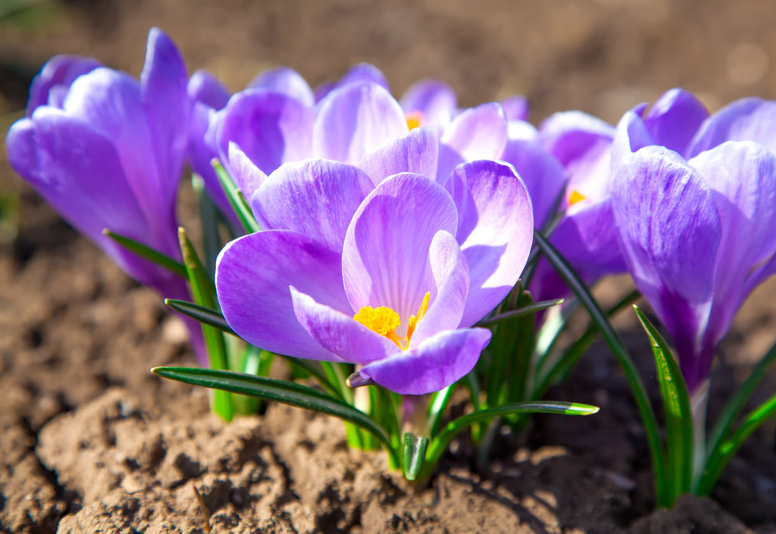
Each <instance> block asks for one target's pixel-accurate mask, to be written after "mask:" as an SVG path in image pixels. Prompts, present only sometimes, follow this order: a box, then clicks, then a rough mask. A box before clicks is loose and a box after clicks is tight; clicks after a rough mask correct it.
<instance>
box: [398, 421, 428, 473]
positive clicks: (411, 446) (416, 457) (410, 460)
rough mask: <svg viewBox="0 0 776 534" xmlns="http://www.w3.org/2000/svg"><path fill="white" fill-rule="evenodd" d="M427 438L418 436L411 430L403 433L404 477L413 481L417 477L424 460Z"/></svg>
mask: <svg viewBox="0 0 776 534" xmlns="http://www.w3.org/2000/svg"><path fill="white" fill-rule="evenodd" d="M428 441H429V440H428V438H420V437H418V436H416V435H415V434H413V433H411V432H405V434H404V456H403V457H404V478H406V479H407V480H409V481H413V480H415V479H416V478H417V476H418V474H419V473H420V470H421V469H422V468H423V464H424V463H425V460H426V449H427V448H428Z"/></svg>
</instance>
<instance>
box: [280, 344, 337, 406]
mask: <svg viewBox="0 0 776 534" xmlns="http://www.w3.org/2000/svg"><path fill="white" fill-rule="evenodd" d="M278 356H281V357H282V358H283V359H285V360H286V361H287V362H288V365H290V366H291V368H292V369H294V368H295V369H300V370H302V371H304V372H305V373H307V375H309V376H311V377H312V378H314V379H315V380H316V381H317V382H318V384H319V385H320V386H321V387H322V388H323V389H324V390H325V391H326V393H328V394H329V395H331V396H332V397H334V398H335V399H337V400H341V401H345V400H346V399H345V397H343V396H342V392H341V391H340V388H339V387H338V386H337V385H336V384H332V383H331V382H330V381H329V378H328V377H327V376H326V373H325V372H324V371H323V369H322V368H321V365H320V362H314V361H310V360H302V359H300V358H294V357H292V356H284V355H282V354H279V355H278Z"/></svg>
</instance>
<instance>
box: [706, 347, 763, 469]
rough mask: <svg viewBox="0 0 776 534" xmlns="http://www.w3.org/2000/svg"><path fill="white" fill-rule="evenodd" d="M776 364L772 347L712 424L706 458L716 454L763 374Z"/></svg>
mask: <svg viewBox="0 0 776 534" xmlns="http://www.w3.org/2000/svg"><path fill="white" fill-rule="evenodd" d="M774 362H776V345H773V346H772V347H771V348H770V350H769V351H768V352H767V353H766V354H765V356H763V358H762V359H761V360H760V361H759V362H758V364H757V365H756V366H755V368H754V369H752V372H751V373H750V374H749V376H748V377H747V379H746V380H744V382H743V384H741V386H740V387H739V388H738V389H737V390H736V392H735V394H734V395H733V396H732V397H731V398H730V400H729V401H728V402H727V404H726V405H725V409H724V410H722V413H721V414H720V416H719V418H718V419H717V422H716V423H715V424H714V428H713V429H712V431H711V434H710V435H709V442H708V448H707V450H708V455H707V456H708V457H711V456H712V455H714V454H716V452H715V451H716V449H717V448H718V447H719V445H720V443H721V442H722V440H723V439H724V438H726V437H727V436H728V435H729V434H730V432H731V430H732V429H731V426H732V424H733V421H734V420H735V419H736V418H737V417H738V416H739V414H741V412H742V411H743V410H744V407H745V406H746V403H747V402H748V401H749V398H750V397H751V396H752V394H753V393H754V391H755V389H757V386H759V385H760V382H762V380H763V378H765V373H766V372H767V371H768V369H769V368H770V366H771V365H773V363H774Z"/></svg>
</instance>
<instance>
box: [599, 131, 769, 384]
mask: <svg viewBox="0 0 776 534" xmlns="http://www.w3.org/2000/svg"><path fill="white" fill-rule="evenodd" d="M612 198H613V201H614V202H613V205H614V216H615V222H616V225H617V229H618V232H617V233H618V237H619V239H620V243H621V245H622V250H623V253H624V256H625V260H626V262H627V264H628V268H629V271H630V273H631V274H632V276H633V279H634V281H635V283H636V286H637V287H638V289H639V290H640V291H641V293H642V294H643V295H644V296H645V297H646V298H647V300H648V301H649V302H650V304H651V305H652V307H653V309H654V310H655V313H656V314H657V315H658V317H659V318H660V320H661V322H662V323H663V325H664V326H665V327H666V329H667V330H668V332H669V333H670V334H671V337H672V338H673V341H674V346H675V347H676V351H677V354H678V356H679V362H680V366H681V369H682V374H683V375H684V378H685V380H686V382H687V386H688V388H689V390H690V392H693V391H694V390H695V389H696V388H698V386H700V385H701V384H702V383H703V381H704V380H705V378H706V376H707V375H708V372H709V369H710V368H711V362H712V359H713V356H714V351H715V350H716V347H717V344H718V343H719V341H720V340H721V339H722V337H723V336H724V335H725V334H726V333H727V331H728V329H729V328H730V325H731V323H732V320H733V316H734V315H735V313H736V311H737V310H738V308H739V307H740V306H741V304H742V303H743V301H744V299H745V298H746V297H747V296H748V294H749V292H750V291H751V290H752V289H753V286H754V284H753V281H755V280H756V281H758V282H759V281H761V280H762V278H761V277H759V276H758V274H759V273H758V268H759V267H760V266H762V265H763V263H764V262H767V261H768V260H769V259H771V258H772V257H773V256H774V253H776V232H774V231H773V229H774V227H776V208H775V207H774V206H776V157H774V155H773V154H771V153H770V152H768V151H767V150H765V148H763V147H762V146H761V145H758V144H756V143H753V142H748V141H747V142H726V143H723V144H721V145H719V146H717V147H715V148H713V149H711V150H708V151H705V152H701V153H700V154H699V155H698V156H696V157H694V158H692V159H690V160H689V161H687V160H685V159H683V158H682V157H681V156H679V155H678V154H677V153H675V152H673V151H670V150H667V149H665V148H663V147H656V146H647V147H645V148H642V149H640V150H637V151H636V152H635V153H632V154H628V155H626V156H625V157H623V159H622V161H621V164H620V166H619V167H618V170H617V171H616V173H615V179H614V182H613V186H612Z"/></svg>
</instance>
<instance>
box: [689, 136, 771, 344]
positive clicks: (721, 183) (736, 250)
mask: <svg viewBox="0 0 776 534" xmlns="http://www.w3.org/2000/svg"><path fill="white" fill-rule="evenodd" d="M689 164H690V165H691V166H692V167H694V168H695V169H696V170H697V171H698V172H699V173H700V174H701V175H702V176H703V179H704V181H705V182H706V183H707V184H708V185H709V187H711V190H712V191H713V193H714V200H715V202H716V206H717V211H718V213H719V218H720V222H721V224H722V239H721V241H720V244H719V252H718V257H719V258H720V259H721V261H719V262H718V263H717V271H716V277H715V281H714V309H713V311H712V316H711V319H710V321H709V331H710V332H712V331H713V332H715V333H716V335H717V336H718V338H717V339H714V340H713V341H714V343H715V344H716V343H717V342H719V340H720V339H721V337H722V336H723V335H724V334H725V333H726V332H727V330H728V329H729V327H730V324H731V323H732V321H733V316H734V315H735V313H736V311H737V310H738V307H739V305H740V304H741V303H742V302H743V300H744V299H745V298H746V296H747V293H746V291H747V290H748V289H752V288H750V287H747V284H746V281H747V277H748V276H749V275H750V273H751V271H752V270H753V269H754V268H755V267H756V266H758V265H760V264H762V263H763V262H765V261H767V260H769V259H770V258H771V257H772V256H773V255H774V253H776V232H774V228H776V156H774V155H773V154H772V153H770V152H768V151H767V150H766V149H765V148H763V147H762V146H761V145H758V144H756V143H753V142H751V141H744V142H727V143H723V144H721V145H719V146H717V147H715V148H713V149H711V150H707V151H705V152H702V153H701V154H700V155H698V156H697V157H696V158H693V159H692V160H690V162H689Z"/></svg>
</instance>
